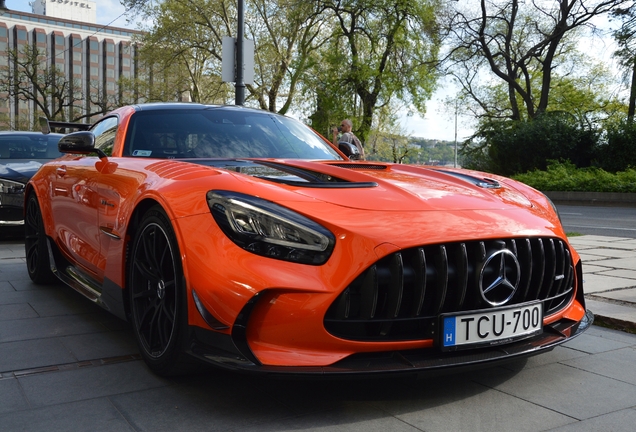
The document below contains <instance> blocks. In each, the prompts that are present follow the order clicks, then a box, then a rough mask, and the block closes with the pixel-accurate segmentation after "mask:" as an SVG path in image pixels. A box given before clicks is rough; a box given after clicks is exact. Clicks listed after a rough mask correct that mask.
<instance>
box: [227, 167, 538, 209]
mask: <svg viewBox="0 0 636 432" xmlns="http://www.w3.org/2000/svg"><path fill="white" fill-rule="evenodd" d="M233 170H235V171H237V172H239V173H240V174H242V175H249V176H252V177H258V178H260V179H263V180H266V181H270V182H273V183H278V184H282V185H287V186H291V187H292V188H293V190H294V192H295V193H296V194H299V195H302V196H304V197H307V198H313V199H315V200H319V201H323V202H328V203H331V204H334V205H338V206H342V207H349V208H355V209H360V210H383V211H413V210H416V211H418V210H419V211H426V210H449V209H463V210H495V209H504V208H509V207H510V206H513V207H515V208H519V207H525V208H530V207H532V202H531V201H530V200H529V199H528V198H527V197H526V196H525V195H524V194H523V193H521V192H520V191H519V190H517V189H516V188H515V187H513V185H514V184H515V182H513V181H509V180H507V179H503V178H500V177H493V176H490V175H487V174H484V173H477V172H473V171H465V170H455V169H446V168H443V169H442V168H439V169H438V168H433V167H417V166H409V165H397V164H378V163H359V162H358V163H347V162H343V163H317V162H306V161H296V160H294V161H252V162H251V163H250V164H246V165H243V166H241V167H233Z"/></svg>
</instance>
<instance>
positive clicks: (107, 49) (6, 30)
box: [0, 0, 141, 130]
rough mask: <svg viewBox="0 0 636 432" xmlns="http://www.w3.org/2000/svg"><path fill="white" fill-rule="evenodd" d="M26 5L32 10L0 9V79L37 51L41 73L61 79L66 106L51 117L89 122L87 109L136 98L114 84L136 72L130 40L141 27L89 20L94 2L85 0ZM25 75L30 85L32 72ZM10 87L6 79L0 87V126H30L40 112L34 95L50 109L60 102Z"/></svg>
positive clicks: (92, 110) (91, 110)
mask: <svg viewBox="0 0 636 432" xmlns="http://www.w3.org/2000/svg"><path fill="white" fill-rule="evenodd" d="M82 5H83V6H82ZM32 6H33V11H34V12H38V13H26V12H18V11H11V10H0V75H1V78H0V81H2V82H4V83H5V84H6V83H7V82H10V81H7V78H8V77H11V76H13V77H16V76H19V74H20V67H19V64H20V61H21V59H22V58H24V57H25V56H26V55H27V54H26V53H29V52H30V53H37V56H38V64H39V65H40V67H39V70H41V71H42V72H41V73H45V71H51V70H55V71H56V73H57V74H58V75H59V76H63V77H64V82H65V83H66V87H65V88H64V92H65V94H64V98H65V102H64V104H67V105H68V107H67V108H65V110H64V113H63V114H61V115H58V116H57V118H56V120H66V121H69V120H75V119H78V118H82V121H85V122H92V121H94V120H95V117H94V116H92V114H93V113H99V112H100V110H101V111H103V109H104V106H105V105H107V104H109V103H110V104H117V101H121V100H122V99H123V97H124V96H125V97H126V100H127V101H130V100H134V101H137V100H136V99H135V98H134V95H132V96H131V95H130V94H127V95H123V94H122V92H123V91H126V92H130V91H131V90H130V89H127V90H124V89H123V86H120V85H119V84H120V83H122V82H124V81H126V80H127V81H128V82H131V81H132V80H134V79H135V78H137V77H138V74H139V69H141V68H140V67H139V66H138V62H137V50H136V45H135V43H134V40H135V36H139V35H141V32H139V31H135V30H129V29H124V28H118V27H107V26H101V25H97V24H95V12H96V6H95V2H94V1H90V0H73V1H70V0H35V1H34V2H33V3H32ZM52 15H55V16H52ZM57 15H65V16H70V17H79V18H81V20H74V19H67V18H64V17H59V16H57ZM31 79H32V80H33V81H34V89H35V86H36V84H35V80H36V79H37V77H36V78H31ZM43 82H45V81H43ZM10 88H14V86H11V87H10ZM16 93H17V92H15V91H10V89H8V87H7V86H6V85H5V86H4V88H0V130H7V129H33V128H34V127H35V125H37V117H38V116H39V115H42V109H41V108H40V107H39V106H38V103H37V102H36V100H35V98H39V99H38V101H39V102H40V103H42V104H46V106H47V107H48V108H50V112H55V111H56V110H55V108H56V107H55V106H54V105H55V104H58V105H62V103H61V102H60V101H61V99H60V98H59V97H57V98H56V97H54V96H52V95H48V96H47V95H44V96H42V95H40V96H37V94H38V93H37V91H36V92H35V94H36V96H34V98H31V100H29V98H25V97H24V96H20V95H18V94H16ZM131 98H132V99H131ZM42 99H48V100H42ZM60 117H62V118H60ZM91 117H93V118H91Z"/></svg>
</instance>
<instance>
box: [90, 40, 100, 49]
mask: <svg viewBox="0 0 636 432" xmlns="http://www.w3.org/2000/svg"><path fill="white" fill-rule="evenodd" d="M98 49H99V45H98V44H97V41H91V51H97V50H98Z"/></svg>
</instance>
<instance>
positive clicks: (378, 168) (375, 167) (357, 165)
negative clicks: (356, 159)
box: [329, 163, 387, 171]
mask: <svg viewBox="0 0 636 432" xmlns="http://www.w3.org/2000/svg"><path fill="white" fill-rule="evenodd" d="M329 166H335V167H338V168H345V169H352V170H376V171H384V170H386V169H387V166H386V165H378V164H361V163H334V164H329Z"/></svg>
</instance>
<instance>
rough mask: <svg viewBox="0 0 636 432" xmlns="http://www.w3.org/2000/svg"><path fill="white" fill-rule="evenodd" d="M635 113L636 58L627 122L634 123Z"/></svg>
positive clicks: (633, 67)
mask: <svg viewBox="0 0 636 432" xmlns="http://www.w3.org/2000/svg"><path fill="white" fill-rule="evenodd" d="M634 111H636V58H635V59H634V60H633V62H632V84H631V88H630V92H629V108H628V109H627V122H628V123H632V122H633V121H634Z"/></svg>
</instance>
